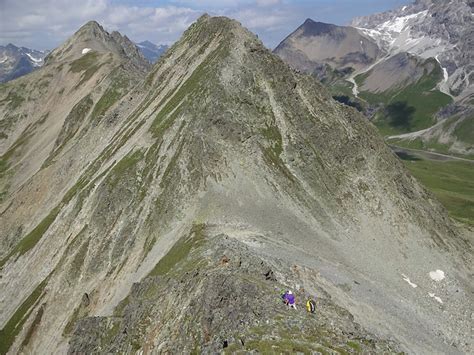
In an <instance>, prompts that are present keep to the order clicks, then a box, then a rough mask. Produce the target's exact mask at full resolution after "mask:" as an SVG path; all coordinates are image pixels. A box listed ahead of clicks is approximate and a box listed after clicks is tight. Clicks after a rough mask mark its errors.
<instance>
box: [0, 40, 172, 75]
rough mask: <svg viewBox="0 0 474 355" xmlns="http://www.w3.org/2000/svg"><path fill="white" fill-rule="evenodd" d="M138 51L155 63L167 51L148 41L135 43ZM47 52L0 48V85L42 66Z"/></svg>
mask: <svg viewBox="0 0 474 355" xmlns="http://www.w3.org/2000/svg"><path fill="white" fill-rule="evenodd" d="M135 45H136V46H137V47H138V49H139V51H140V52H141V53H142V54H143V56H144V57H145V58H146V59H147V60H148V61H149V62H150V63H152V64H153V63H155V62H156V61H157V60H158V59H159V58H160V57H161V55H163V53H164V52H166V50H167V49H168V46H167V45H156V44H154V43H151V42H150V41H143V42H140V43H135ZM48 53H49V51H47V50H45V51H39V50H35V49H30V48H26V47H17V46H15V45H14V44H11V43H10V44H8V45H6V46H0V83H5V82H7V81H10V80H13V79H16V78H18V77H20V76H23V75H26V74H29V73H31V72H32V71H33V70H35V69H37V68H39V67H41V66H42V65H43V64H44V59H45V57H46V56H47V54H48Z"/></svg>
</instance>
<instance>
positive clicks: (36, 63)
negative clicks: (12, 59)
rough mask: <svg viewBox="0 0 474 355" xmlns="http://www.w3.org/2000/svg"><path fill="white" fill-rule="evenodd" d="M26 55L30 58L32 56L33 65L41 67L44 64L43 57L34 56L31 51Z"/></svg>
mask: <svg viewBox="0 0 474 355" xmlns="http://www.w3.org/2000/svg"><path fill="white" fill-rule="evenodd" d="M26 55H27V56H28V58H30V59H31V60H32V62H33V65H34V66H35V67H40V66H41V65H42V64H43V60H42V59H37V58H35V57H33V56H32V55H31V54H29V53H26Z"/></svg>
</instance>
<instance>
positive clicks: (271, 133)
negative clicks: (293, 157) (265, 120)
mask: <svg viewBox="0 0 474 355" xmlns="http://www.w3.org/2000/svg"><path fill="white" fill-rule="evenodd" d="M262 133H263V136H264V137H265V138H266V139H267V140H268V141H270V142H271V143H272V151H273V153H274V154H275V156H276V157H280V155H281V153H282V152H283V139H282V137H281V133H280V130H279V129H278V127H276V126H267V127H266V128H265V129H264V130H262Z"/></svg>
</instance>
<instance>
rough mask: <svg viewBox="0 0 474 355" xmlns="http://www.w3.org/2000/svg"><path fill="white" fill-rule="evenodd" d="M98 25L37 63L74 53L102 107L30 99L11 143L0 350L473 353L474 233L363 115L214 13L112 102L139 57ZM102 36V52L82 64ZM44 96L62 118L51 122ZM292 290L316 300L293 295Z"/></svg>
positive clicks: (68, 63)
mask: <svg viewBox="0 0 474 355" xmlns="http://www.w3.org/2000/svg"><path fill="white" fill-rule="evenodd" d="M99 30H100V27H98V26H96V24H93V28H92V29H89V28H87V26H86V30H84V29H83V30H81V31H79V33H78V34H76V36H78V37H79V38H76V39H74V38H73V39H72V40H71V41H68V42H67V43H66V45H64V46H62V47H61V48H60V49H58V50H56V51H55V52H53V53H52V57H51V59H50V60H51V61H50V60H48V64H47V66H46V67H45V68H43V69H41V70H39V71H38V72H36V73H35V74H34V75H44V74H45V73H47V72H46V70H47V68H48V65H52V66H56V65H57V66H60V65H61V63H63V64H62V66H63V72H61V71H59V74H58V77H57V79H56V80H60V79H61V77H60V75H61V73H64V74H66V73H67V74H68V75H67V78H68V80H67V85H69V87H71V86H72V87H73V88H75V87H76V86H77V85H78V84H76V83H75V82H74V81H73V78H76V82H77V81H79V82H80V84H81V85H79V86H77V88H76V90H84V92H82V91H81V92H82V95H83V97H84V96H87V94H88V92H89V93H92V94H91V95H92V97H91V100H92V101H93V104H89V103H87V101H88V100H86V103H84V102H81V98H80V95H77V98H76V100H77V101H75V102H70V103H68V104H67V105H66V104H62V103H61V104H58V105H57V106H55V105H53V104H52V103H51V105H52V106H45V105H44V104H43V103H44V102H45V101H46V102H48V101H47V100H45V97H46V96H45V97H41V98H38V99H37V102H36V103H35V102H33V101H32V100H24V101H20V102H18V103H17V106H16V107H15V110H16V111H15V112H22V111H21V110H27V109H28V108H29V109H30V110H31V112H34V113H35V114H34V115H31V116H28V118H26V119H25V120H27V119H28V120H32V121H31V123H30V124H31V125H32V126H27V125H26V123H24V125H26V127H33V128H30V130H32V133H31V138H29V139H25V140H24V141H23V142H24V143H22V144H20V143H17V144H14V142H15V141H17V139H16V138H14V137H13V136H14V135H15V134H16V135H17V136H20V134H19V133H15V132H20V131H21V130H20V129H11V130H10V131H8V132H9V138H7V140H6V142H5V140H4V143H3V146H2V149H3V151H6V152H10V151H12V149H13V152H15V153H16V152H17V149H18V148H16V147H21V149H20V150H18V154H17V155H16V154H13V153H9V154H4V155H3V156H2V159H3V161H4V162H6V163H2V169H3V170H2V176H1V178H2V182H4V181H6V180H8V181H9V184H10V187H9V188H8V189H6V190H5V192H4V197H3V200H2V202H1V205H0V207H1V212H0V213H1V214H0V233H1V235H2V238H1V243H2V248H1V254H0V257H1V265H2V270H1V279H0V286H1V290H2V292H1V293H0V327H1V330H0V331H1V332H2V334H1V335H2V339H6V340H4V341H3V343H2V348H1V350H2V352H4V351H6V350H7V349H10V350H9V351H10V352H12V353H15V352H17V351H19V350H20V349H21V350H22V351H24V352H29V351H32V350H33V349H34V351H37V352H46V351H48V352H51V351H54V352H66V351H69V352H71V353H83V352H94V351H100V352H102V351H110V352H114V351H120V352H124V351H129V352H131V351H133V350H142V351H144V352H148V351H155V352H157V351H165V350H169V351H172V352H178V351H187V352H188V351H192V350H197V351H199V350H201V351H205V352H214V351H216V350H218V349H223V350H225V349H226V348H229V349H230V350H232V349H234V350H236V349H245V350H261V351H268V350H269V349H272V346H275V347H277V349H280V350H286V351H298V350H300V351H305V350H331V349H333V350H346V351H352V350H361V351H367V352H380V351H398V350H409V351H413V352H453V353H456V352H461V351H469V350H471V349H472V339H471V338H470V318H469V317H470V312H471V309H472V292H473V289H472V284H470V283H469V275H472V265H471V264H470V263H469V261H470V260H471V258H472V244H471V239H470V238H472V236H471V235H464V234H462V233H461V232H460V231H458V230H456V229H455V228H454V227H453V226H452V225H451V222H450V220H449V219H448V217H447V216H446V212H445V211H444V209H443V208H442V207H441V206H440V205H439V203H438V202H437V201H435V200H434V198H433V197H432V196H431V195H430V194H429V193H427V192H426V191H425V190H424V189H423V188H421V187H420V186H419V185H418V184H417V182H416V181H415V180H414V178H413V177H411V176H410V175H409V174H408V173H407V172H406V171H405V170H404V168H403V165H402V164H401V163H400V161H399V160H398V159H397V158H396V157H395V156H394V155H393V154H392V153H391V151H390V150H389V149H388V148H387V146H386V145H385V144H384V143H383V141H382V140H381V139H380V138H379V136H378V133H377V132H376V130H375V128H374V127H373V126H371V125H370V124H369V123H368V122H367V120H366V119H365V118H364V117H362V116H361V115H360V114H358V113H357V112H356V111H355V110H353V109H351V108H348V107H346V106H344V105H341V104H338V103H337V102H335V101H334V100H332V99H331V97H330V96H329V94H328V93H327V92H326V90H325V89H324V88H323V87H322V86H321V85H320V84H318V82H316V81H315V80H314V79H312V78H311V77H309V76H305V75H301V74H298V73H296V72H294V71H292V70H290V69H289V68H288V66H287V65H285V64H284V63H283V62H282V61H281V60H280V59H279V58H277V57H276V56H274V55H273V54H271V53H270V52H269V51H268V50H267V49H265V47H264V46H263V45H262V43H261V42H260V41H259V40H258V39H257V38H256V36H254V35H253V34H251V33H250V32H248V31H247V30H245V29H244V28H242V27H241V26H240V24H238V23H237V22H236V21H232V20H229V19H226V18H211V17H209V16H203V17H201V18H200V19H199V20H198V21H197V22H196V23H195V24H193V25H192V26H191V27H190V28H189V29H188V30H187V31H186V32H185V33H184V35H183V37H182V39H181V40H180V41H178V42H177V43H176V44H175V45H174V46H173V47H172V48H170V50H169V51H167V53H166V54H165V56H164V57H162V58H161V59H160V61H159V62H158V63H157V64H156V65H155V66H154V67H153V69H152V70H151V71H150V72H149V73H148V75H147V76H146V78H145V79H144V81H143V82H142V83H139V84H137V85H136V86H135V87H134V88H133V89H132V90H130V89H129V87H128V88H127V90H128V91H127V93H126V94H124V95H123V97H122V98H119V99H117V101H116V102H115V101H114V103H113V104H112V105H105V106H103V105H102V104H100V99H99V100H98V101H96V99H97V97H104V95H105V94H102V96H100V95H99V94H96V91H95V90H97V88H99V89H100V88H101V89H102V90H107V89H106V88H109V87H111V86H112V87H113V84H114V83H116V81H117V80H110V81H107V80H106V78H107V76H106V77H105V78H104V79H102V80H100V78H102V77H101V76H100V77H99V76H98V75H99V74H100V70H105V69H106V68H110V66H107V63H108V58H121V60H123V61H122V62H121V64H120V65H119V68H120V69H121V70H123V71H122V73H123V75H125V73H127V75H129V76H130V77H134V78H136V76H135V75H136V74H139V73H141V72H140V70H141V68H142V65H141V63H140V61H139V60H138V58H137V57H136V56H131V55H129V53H134V52H133V51H130V50H123V51H122V50H117V47H116V46H115V44H114V45H112V44H111V43H110V41H111V39H110V36H109V35H108V34H106V33H105V32H103V31H102V30H101V31H99ZM83 32H87V33H92V34H93V35H94V37H98V38H102V39H104V40H105V39H106V42H105V44H104V43H95V42H96V41H92V42H91V41H89V39H88V38H89V37H87V36H83V35H82V34H83ZM86 37H87V38H86ZM79 39H80V40H81V41H84V42H83V43H81V44H80V46H77V45H76V44H77V43H78V40H79ZM86 43H87V45H88V47H87V48H92V50H93V51H91V52H89V53H94V51H96V52H98V53H100V55H99V58H98V60H104V61H106V62H105V63H104V65H102V66H100V70H98V69H95V70H94V71H93V73H92V75H91V76H90V78H88V77H86V79H84V76H86V73H88V72H89V70H91V71H92V69H90V68H95V67H96V66H97V65H96V64H95V63H96V61H94V62H89V59H88V60H87V64H85V66H84V67H83V66H81V71H79V72H78V73H77V74H76V73H75V72H74V71H73V74H72V73H70V71H71V69H72V68H75V67H76V66H75V65H74V64H73V63H77V60H81V62H80V63H83V61H82V60H83V58H89V57H84V54H81V53H82V51H83V48H84V45H85V44H86ZM114 43H117V42H114ZM70 45H72V48H71V49H70V50H68V48H69V46H70ZM78 49H81V51H80V52H77V50H78ZM89 53H86V54H85V55H88V54H89ZM119 54H120V55H119ZM112 62H113V63H114V59H112ZM99 63H103V62H102V61H100V62H99ZM76 65H77V64H76ZM109 75H110V74H109ZM28 78H32V77H31V76H30V77H28V76H27V77H25V78H23V79H19V80H18V81H15V82H14V84H15V87H16V85H20V84H21V83H23V82H24V83H25V84H24V85H29V84H30V81H28ZM54 78H56V76H54V75H53V80H54ZM91 78H92V79H91ZM89 79H90V80H91V81H92V82H93V83H94V85H90V84H88V83H89V81H88V80H89ZM22 80H24V81H22ZM62 81H64V79H63V80H62ZM81 81H82V83H81ZM132 82H133V81H132ZM97 83H98V84H99V85H97ZM107 83H109V85H110V86H107V85H106V84H107ZM88 85H90V86H88ZM101 85H105V87H103V86H101ZM27 87H28V86H27ZM12 88H13V86H6V89H3V87H2V89H3V91H2V95H3V97H4V99H3V100H4V101H2V108H1V109H2V110H4V112H6V111H7V110H10V111H9V112H10V113H11V112H13V110H14V109H13V107H11V102H12V100H11V99H6V97H7V96H8V95H10V93H11V92H12ZM69 90H72V89H69ZM73 92H74V91H73ZM18 95H19V93H18ZM43 100H44V101H43ZM55 102H57V101H56V100H55ZM107 102H109V101H107ZM43 106H45V107H50V109H51V110H52V109H53V108H55V110H59V108H56V107H59V106H61V107H63V110H64V111H63V112H64V115H63V116H60V115H59V114H55V115H54V117H55V120H54V121H55V124H53V123H51V125H49V124H48V122H50V121H48V117H50V116H47V117H46V119H45V123H40V122H41V121H42V119H41V117H42V115H44V114H46V113H43V112H37V111H38V109H36V111H34V110H33V108H34V107H36V108H37V107H43ZM89 106H90V108H88V109H87V107H89ZM84 107H85V108H84ZM97 107H99V108H100V111H98V112H101V115H97V111H96V110H99V108H97ZM66 108H67V109H66ZM71 110H73V111H74V116H70V115H69V114H68V112H70V111H71ZM67 117H69V119H68V118H67ZM34 119H36V121H33V120H34ZM19 122H22V121H21V120H20V121H19ZM36 122H38V123H36ZM35 123H36V125H35ZM41 124H48V125H47V126H45V128H44V130H42V128H41ZM37 127H40V128H37ZM70 127H72V128H70ZM75 127H79V128H75ZM61 132H63V133H62V134H61ZM26 133H29V131H27V132H26ZM48 134H49V135H50V136H49V137H50V138H49V139H47V141H48V142H51V143H49V145H48V144H44V147H42V145H41V144H38V143H35V142H37V141H41V138H40V137H45V136H48ZM10 135H11V136H12V138H10ZM27 137H29V135H28V136H27ZM61 137H67V139H63V138H61ZM58 140H59V143H57V146H58V147H59V148H56V149H59V151H58V152H57V153H56V150H55V149H54V146H55V145H56V143H55V142H58ZM12 147H13V148H12ZM61 147H62V148H61ZM33 163H34V164H33ZM28 166H29V168H28V169H27V167H28ZM33 166H34V168H33ZM5 168H6V169H5ZM22 169H23V171H26V172H28V173H27V174H26V175H23V174H22V175H21V177H22V178H21V183H20V182H19V180H20V178H19V176H20V175H18V174H19V173H20V172H21V171H22ZM15 174H17V175H15ZM11 176H15V178H14V179H11ZM438 269H439V271H437V270H438ZM430 272H431V274H430ZM430 275H431V276H430ZM440 275H441V276H440ZM415 284H416V285H415ZM282 288H292V289H294V290H295V291H297V296H298V299H299V301H300V302H301V301H302V300H303V299H304V297H306V296H312V297H316V298H317V299H318V315H317V316H316V317H311V316H309V315H307V314H306V313H305V312H303V311H302V309H301V304H300V309H299V310H298V311H295V312H290V311H289V310H286V309H285V308H284V307H283V305H282V304H281V302H280V300H279V293H280V291H281V289H282ZM447 315H449V316H447ZM301 329H304V330H305V332H304V334H302V333H300V332H301ZM289 334H291V336H289ZM185 335H186V336H185ZM256 335H259V336H256ZM229 349H228V350H229ZM351 349H352V350H351Z"/></svg>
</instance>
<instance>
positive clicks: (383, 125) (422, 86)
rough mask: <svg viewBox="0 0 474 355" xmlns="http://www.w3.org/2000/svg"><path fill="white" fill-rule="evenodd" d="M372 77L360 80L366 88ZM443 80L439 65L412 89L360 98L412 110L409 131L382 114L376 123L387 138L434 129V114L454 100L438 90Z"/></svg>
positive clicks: (360, 78)
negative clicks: (439, 83)
mask: <svg viewBox="0 0 474 355" xmlns="http://www.w3.org/2000/svg"><path fill="white" fill-rule="evenodd" d="M367 76H368V74H367V73H366V74H362V75H359V76H357V77H356V82H357V83H358V84H359V85H362V84H363V81H364V79H365V78H366V77H367ZM441 79H442V71H441V68H440V67H439V65H437V66H436V69H434V70H433V71H432V72H431V73H428V72H427V71H426V70H425V75H424V76H423V77H422V78H420V80H418V81H417V82H416V83H414V84H412V85H409V86H407V87H405V88H403V89H402V90H393V91H386V92H382V93H371V92H367V91H365V92H361V93H360V97H361V98H363V99H364V100H366V101H367V102H368V103H371V104H380V103H381V104H384V105H390V104H393V103H397V102H401V103H405V104H406V106H407V107H409V108H412V109H413V110H414V111H413V114H412V117H411V120H410V124H409V128H407V127H397V126H394V125H393V124H391V123H390V117H388V116H387V114H386V113H385V112H380V113H379V114H378V115H377V119H376V121H375V123H376V125H377V126H378V128H379V130H380V131H381V132H382V134H383V135H393V134H399V133H405V132H413V131H418V130H421V129H424V128H428V127H430V126H432V125H433V124H434V123H435V121H434V117H433V116H434V114H435V113H436V112H437V111H438V110H439V109H440V108H442V107H443V106H446V105H447V104H449V103H450V102H451V101H452V99H451V98H450V97H449V96H448V95H445V94H443V93H441V92H440V91H438V90H436V89H435V88H436V85H437V83H438V82H439V81H440V80H441Z"/></svg>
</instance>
